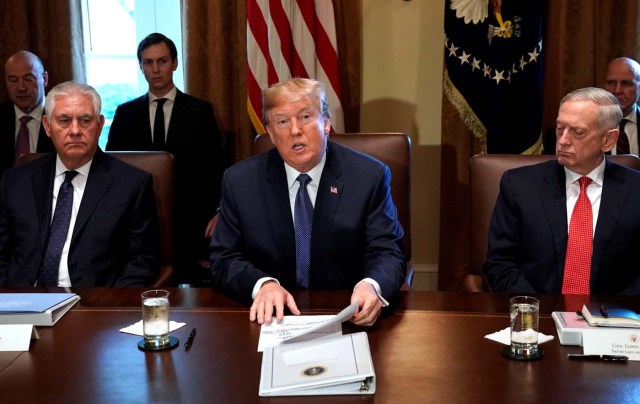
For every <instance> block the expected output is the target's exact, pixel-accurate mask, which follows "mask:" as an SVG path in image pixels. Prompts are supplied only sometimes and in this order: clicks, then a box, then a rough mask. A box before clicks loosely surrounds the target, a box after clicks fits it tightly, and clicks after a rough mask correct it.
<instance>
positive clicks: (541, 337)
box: [484, 327, 553, 345]
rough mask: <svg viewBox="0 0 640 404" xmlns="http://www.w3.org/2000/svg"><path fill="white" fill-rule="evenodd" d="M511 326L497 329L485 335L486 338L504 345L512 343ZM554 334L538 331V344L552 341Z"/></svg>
mask: <svg viewBox="0 0 640 404" xmlns="http://www.w3.org/2000/svg"><path fill="white" fill-rule="evenodd" d="M510 334H511V328H509V327H507V328H505V329H504V330H500V331H496V332H494V333H493V334H489V335H485V336H484V337H485V338H486V339H490V340H492V341H496V342H499V343H501V344H504V345H511V335H510ZM552 339H553V335H546V334H543V333H541V332H539V333H538V344H543V343H545V342H547V341H551V340H552Z"/></svg>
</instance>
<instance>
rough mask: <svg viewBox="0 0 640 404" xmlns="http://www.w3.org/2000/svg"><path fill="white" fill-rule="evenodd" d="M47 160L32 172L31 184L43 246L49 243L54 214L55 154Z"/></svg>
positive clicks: (47, 157)
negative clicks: (48, 238)
mask: <svg viewBox="0 0 640 404" xmlns="http://www.w3.org/2000/svg"><path fill="white" fill-rule="evenodd" d="M43 159H46V160H47V162H46V163H44V164H41V165H40V166H39V167H38V169H37V170H36V171H34V173H33V174H32V177H31V181H32V182H31V184H32V187H33V196H34V200H35V204H36V212H38V226H39V229H40V244H41V246H42V248H43V251H44V248H45V247H46V245H47V237H48V235H49V226H50V225H51V219H52V215H53V178H54V176H55V172H56V165H55V154H53V153H52V154H51V155H50V156H46V157H43Z"/></svg>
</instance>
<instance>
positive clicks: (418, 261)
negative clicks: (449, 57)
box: [360, 0, 445, 290]
mask: <svg viewBox="0 0 640 404" xmlns="http://www.w3.org/2000/svg"><path fill="white" fill-rule="evenodd" d="M444 3H445V1H444V0H409V1H406V0H363V24H364V32H363V83H362V84H363V85H362V87H363V94H362V103H363V106H362V114H361V125H360V129H361V131H362V132H404V133H407V134H409V135H410V136H411V140H412V194H413V197H412V213H411V221H412V249H413V259H412V263H413V265H414V267H415V269H416V275H415V278H414V287H415V288H416V289H421V290H436V289H437V270H438V248H439V246H438V235H439V226H440V115H441V105H442V104H441V101H442V60H443V59H442V58H443V44H444V5H445V4H444Z"/></svg>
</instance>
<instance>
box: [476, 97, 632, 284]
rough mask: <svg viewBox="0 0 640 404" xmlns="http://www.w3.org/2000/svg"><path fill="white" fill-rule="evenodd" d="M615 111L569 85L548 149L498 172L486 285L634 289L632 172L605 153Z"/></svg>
mask: <svg viewBox="0 0 640 404" xmlns="http://www.w3.org/2000/svg"><path fill="white" fill-rule="evenodd" d="M621 118H622V111H621V110H620V107H619V105H618V101H617V100H616V98H615V97H614V96H613V95H612V94H611V93H609V92H608V91H606V90H603V89H600V88H593V87H591V88H583V89H579V90H575V91H573V92H571V93H569V94H568V95H566V96H565V97H564V98H563V99H562V101H561V102H560V108H559V111H558V118H557V119H556V156H557V159H555V160H551V161H548V162H545V163H540V164H534V165H531V166H525V167H521V168H516V169H512V170H508V171H506V172H505V173H504V175H503V176H502V179H501V181H500V193H499V195H498V199H497V201H496V205H495V208H494V211H493V216H492V218H491V222H490V225H489V234H488V252H487V261H486V263H485V265H484V267H483V270H484V272H485V274H486V276H487V280H488V281H489V284H490V286H491V287H492V289H493V290H494V291H497V292H513V293H563V294H577V295H588V294H592V293H593V294H610V295H613V294H640V266H638V264H637V250H638V246H640V209H638V206H639V205H640V173H639V172H637V171H635V170H631V169H629V168H626V167H623V166H621V165H617V164H615V163H612V162H610V161H608V160H607V159H606V157H605V153H606V152H608V151H610V150H611V149H612V148H613V147H614V146H615V144H616V141H617V139H618V133H619V131H618V124H619V122H620V119H621ZM574 213H575V215H574ZM577 235H580V236H581V237H575V236H577Z"/></svg>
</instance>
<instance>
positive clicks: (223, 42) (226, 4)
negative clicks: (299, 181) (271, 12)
mask: <svg viewBox="0 0 640 404" xmlns="http://www.w3.org/2000/svg"><path fill="white" fill-rule="evenodd" d="M333 3H334V10H335V16H336V17H335V18H336V28H337V31H338V32H337V38H338V57H339V58H340V61H341V63H340V68H341V71H340V80H341V84H342V89H343V92H344V94H343V95H344V102H345V105H343V108H344V110H345V129H346V131H347V132H358V131H359V127H360V100H361V85H360V82H361V77H360V76H361V74H362V73H361V72H362V68H361V60H362V57H361V53H362V0H333ZM182 16H183V17H182V18H183V47H184V54H185V55H186V57H185V61H184V64H185V82H186V91H187V92H188V93H190V94H193V95H195V96H197V97H200V98H204V99H207V100H209V101H210V102H211V103H212V104H213V109H214V110H215V113H216V119H217V120H218V125H219V126H220V129H221V130H223V131H225V132H229V133H233V134H234V135H235V160H240V159H243V158H246V157H248V156H250V155H251V149H252V145H253V138H254V137H255V135H256V134H255V131H254V129H253V127H252V125H251V121H250V120H249V115H248V113H247V80H246V66H247V40H246V37H247V34H246V29H247V28H246V24H247V4H246V1H244V0H239V1H225V0H213V1H212V0H182Z"/></svg>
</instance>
